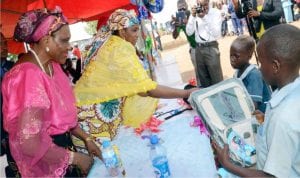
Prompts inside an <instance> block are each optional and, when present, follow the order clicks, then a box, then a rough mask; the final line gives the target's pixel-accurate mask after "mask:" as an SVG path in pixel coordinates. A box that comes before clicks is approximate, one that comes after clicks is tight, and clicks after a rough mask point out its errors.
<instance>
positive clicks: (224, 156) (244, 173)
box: [212, 142, 273, 177]
mask: <svg viewBox="0 0 300 178" xmlns="http://www.w3.org/2000/svg"><path fill="white" fill-rule="evenodd" d="M212 146H213V148H214V149H215V150H216V153H217V157H218V160H219V162H220V164H221V165H222V166H224V168H225V169H227V170H228V171H230V172H231V173H233V174H235V175H237V176H240V177H273V176H272V175H270V174H267V173H265V172H263V171H261V170H256V169H249V168H243V167H240V166H237V165H235V164H233V163H232V162H231V161H230V158H229V148H228V145H227V144H226V145H225V146H224V149H222V148H220V147H219V146H218V144H217V143H216V142H212Z"/></svg>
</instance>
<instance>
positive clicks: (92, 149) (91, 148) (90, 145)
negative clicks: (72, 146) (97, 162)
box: [84, 140, 102, 160]
mask: <svg viewBox="0 0 300 178" xmlns="http://www.w3.org/2000/svg"><path fill="white" fill-rule="evenodd" d="M84 143H85V147H86V148H87V150H88V152H89V154H90V156H93V155H94V156H97V157H98V158H99V159H101V160H102V153H101V150H100V148H99V147H98V146H97V145H96V143H95V142H94V141H93V140H85V141H84Z"/></svg>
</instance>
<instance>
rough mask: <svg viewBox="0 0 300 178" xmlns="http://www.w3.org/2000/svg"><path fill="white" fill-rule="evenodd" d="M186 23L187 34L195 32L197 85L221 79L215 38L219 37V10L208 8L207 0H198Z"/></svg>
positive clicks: (202, 85) (208, 84)
mask: <svg viewBox="0 0 300 178" xmlns="http://www.w3.org/2000/svg"><path fill="white" fill-rule="evenodd" d="M197 4H198V5H197V6H196V7H195V6H194V7H193V8H192V11H191V12H192V16H191V17H190V18H189V20H188V23H187V25H186V33H187V35H192V34H194V33H195V39H196V42H197V47H196V73H197V74H198V75H196V76H197V77H199V80H200V83H201V84H198V86H201V87H209V86H211V85H213V84H216V83H218V82H220V81H222V80H223V73H222V68H221V63H220V52H219V47H218V42H217V40H218V39H219V38H220V37H221V25H222V16H221V12H220V11H219V10H217V9H214V8H209V0H198V1H197Z"/></svg>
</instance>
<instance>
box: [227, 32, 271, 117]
mask: <svg viewBox="0 0 300 178" xmlns="http://www.w3.org/2000/svg"><path fill="white" fill-rule="evenodd" d="M254 48H255V41H254V39H253V38H252V37H250V36H239V37H238V38H236V39H235V40H234V41H233V42H232V44H231V47H230V64H231V66H232V67H233V68H234V69H236V72H235V74H234V77H236V78H239V79H241V80H242V81H243V83H244V85H245V87H246V89H247V91H248V93H249V94H250V96H251V98H252V100H253V102H254V105H255V108H256V109H258V110H260V111H262V112H265V110H266V104H265V102H267V101H269V100H270V98H271V89H270V87H269V86H268V85H267V84H266V82H265V81H264V80H263V78H262V75H261V73H260V71H259V70H258V69H257V67H256V66H255V65H254V64H250V63H249V61H250V60H251V57H252V55H253V52H254Z"/></svg>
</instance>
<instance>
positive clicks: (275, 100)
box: [269, 77, 300, 108]
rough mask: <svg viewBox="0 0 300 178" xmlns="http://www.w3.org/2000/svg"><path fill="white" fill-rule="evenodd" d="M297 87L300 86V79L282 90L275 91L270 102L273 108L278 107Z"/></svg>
mask: <svg viewBox="0 0 300 178" xmlns="http://www.w3.org/2000/svg"><path fill="white" fill-rule="evenodd" d="M297 86H300V77H297V78H296V79H295V80H294V81H293V82H291V83H289V84H288V85H286V86H284V87H283V88H281V89H280V90H278V89H277V90H275V91H274V92H273V94H272V98H271V100H270V101H269V103H270V105H271V107H272V108H274V107H276V106H277V105H278V104H279V103H280V102H281V101H282V100H283V99H284V98H285V97H287V96H288V95H289V94H290V93H292V91H293V90H294V89H295V88H296V87H297Z"/></svg>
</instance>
